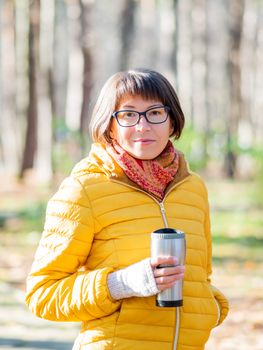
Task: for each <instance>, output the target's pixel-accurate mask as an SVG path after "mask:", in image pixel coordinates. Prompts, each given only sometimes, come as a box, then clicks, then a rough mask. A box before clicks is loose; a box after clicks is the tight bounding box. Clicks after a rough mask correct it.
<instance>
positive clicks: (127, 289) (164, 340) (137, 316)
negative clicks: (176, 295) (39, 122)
mask: <svg viewBox="0 0 263 350" xmlns="http://www.w3.org/2000/svg"><path fill="white" fill-rule="evenodd" d="M183 126H184V115H183V112H182V110H181V107H180V103H179V101H178V97H177V95H176V93H175V91H174V89H173V87H172V86H171V84H170V83H169V82H168V81H167V79H166V78H165V77H163V76H162V75H161V74H159V73H157V72H155V71H151V70H146V69H139V70H132V71H127V72H120V73H117V74H115V75H114V76H112V77H111V78H110V79H109V80H108V81H107V82H106V84H105V85H104V87H103V88H102V91H101V93H100V96H99V98H98V101H97V103H96V106H95V108H94V112H93V118H92V121H91V133H92V137H93V140H94V144H93V145H92V147H91V151H90V154H89V156H88V157H87V158H85V159H83V160H82V161H81V162H80V163H79V164H77V165H76V167H75V168H74V169H73V171H72V173H71V175H70V176H69V177H68V178H67V179H66V180H65V181H64V182H63V183H62V185H61V186H60V188H59V190H58V192H57V193H56V194H55V195H54V196H53V198H52V199H51V200H50V201H49V203H48V207H47V218H46V223H45V228H44V232H43V236H42V238H41V241H40V244H39V247H38V250H37V253H36V256H35V260H34V263H33V266H32V269H31V272H30V275H29V277H28V284H27V295H26V302H27V304H28V306H29V308H30V309H31V310H32V311H33V312H34V313H35V314H36V315H37V316H39V317H43V318H46V319H49V320H54V321H78V322H82V327H81V331H80V334H79V336H78V337H77V339H76V341H75V345H74V349H75V350H78V349H82V350H89V349H92V350H94V349H100V350H101V349H127V350H128V349H140V350H148V349H151V350H152V349H163V350H168V349H169V350H171V349H177V350H201V349H204V345H205V343H206V341H207V339H208V337H209V334H210V331H211V329H212V328H213V327H215V326H217V325H218V324H220V323H221V322H222V321H223V319H224V318H225V317H226V315H227V312H228V303H227V300H226V299H225V297H224V296H223V295H222V294H221V293H220V292H219V291H218V290H217V289H215V288H214V287H212V285H211V284H210V275H211V236H210V224H209V208H208V199H207V191H206V188H205V185H204V183H203V181H202V180H201V178H200V177H199V176H197V175H196V174H194V173H192V172H190V171H189V170H188V168H187V164H186V162H185V160H184V157H183V155H182V154H181V153H180V152H178V151H177V150H175V149H174V147H173V144H172V142H171V141H170V140H169V138H170V137H174V138H176V139H178V138H179V137H180V135H181V132H182V129H183ZM162 227H172V228H176V229H180V230H182V231H184V232H185V234H186V246H187V251H186V265H185V266H178V262H177V261H176V259H175V258H174V257H171V256H170V257H163V256H160V257H158V258H156V259H151V258H150V233H151V232H152V231H154V230H156V229H158V228H162ZM160 264H166V265H169V264H170V265H173V266H174V267H166V268H165V267H163V268H158V269H157V268H156V267H157V266H158V265H160ZM179 279H184V291H183V298H184V304H183V307H181V308H180V309H179V308H177V310H180V311H179V312H177V313H176V309H175V308H160V307H157V306H155V298H156V294H157V293H158V292H160V291H163V290H165V289H167V288H170V287H171V286H173V285H174V284H175V283H176V281H177V280H179ZM176 330H177V331H176Z"/></svg>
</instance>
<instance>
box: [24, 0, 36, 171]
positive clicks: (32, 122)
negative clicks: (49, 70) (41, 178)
mask: <svg viewBox="0 0 263 350" xmlns="http://www.w3.org/2000/svg"><path fill="white" fill-rule="evenodd" d="M39 14H40V0H33V1H31V3H30V24H29V56H28V62H29V71H28V80H29V105H28V111H27V129H26V140H25V148H24V153H23V160H22V166H21V171H20V177H23V176H24V172H25V170H26V169H31V168H33V166H34V157H35V154H36V150H37V67H38V62H39Z"/></svg>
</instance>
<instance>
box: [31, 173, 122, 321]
mask: <svg viewBox="0 0 263 350" xmlns="http://www.w3.org/2000/svg"><path fill="white" fill-rule="evenodd" d="M94 226H95V223H94V219H93V216H92V209H91V207H90V205H89V200H88V198H87V195H86V193H85V190H84V188H83V187H82V185H81V183H80V182H79V180H77V179H74V178H72V177H69V178H67V179H66V180H65V181H64V182H63V183H62V185H61V186H60V189H59V190H58V192H57V193H56V194H55V195H54V196H53V198H52V199H51V200H50V201H49V203H48V206H47V213H46V222H45V226H44V232H43V234H42V237H41V240H40V243H39V246H38V249H37V252H36V255H35V258H34V262H33V265H32V268H31V272H30V274H29V276H28V279H27V291H26V303H27V305H28V306H29V308H30V310H31V311H32V312H33V313H34V314H36V315H37V316H39V317H42V318H45V319H49V320H52V321H70V322H72V321H88V320H90V319H96V318H101V317H103V316H107V315H110V314H112V313H113V312H114V311H116V310H117V309H118V308H119V306H120V302H118V301H114V300H112V298H111V297H110V294H109V291H108V288H107V276H108V274H109V273H110V272H112V271H113V269H112V268H111V267H106V268H103V269H98V270H93V271H87V270H85V269H84V268H83V266H84V264H85V262H86V260H87V257H88V255H89V252H90V249H91V245H92V241H93V235H94Z"/></svg>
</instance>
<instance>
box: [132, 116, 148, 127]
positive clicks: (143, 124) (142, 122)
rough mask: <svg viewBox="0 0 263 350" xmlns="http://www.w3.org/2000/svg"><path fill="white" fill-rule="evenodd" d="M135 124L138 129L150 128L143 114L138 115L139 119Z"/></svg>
mask: <svg viewBox="0 0 263 350" xmlns="http://www.w3.org/2000/svg"><path fill="white" fill-rule="evenodd" d="M135 126H136V129H137V130H139V131H145V130H150V125H149V123H148V122H147V120H146V118H145V116H144V115H140V120H139V121H138V123H137V124H136V125H135Z"/></svg>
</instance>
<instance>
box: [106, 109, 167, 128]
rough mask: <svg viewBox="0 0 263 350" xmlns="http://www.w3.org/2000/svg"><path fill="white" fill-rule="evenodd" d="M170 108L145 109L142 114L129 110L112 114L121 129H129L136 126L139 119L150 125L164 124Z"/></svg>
mask: <svg viewBox="0 0 263 350" xmlns="http://www.w3.org/2000/svg"><path fill="white" fill-rule="evenodd" d="M170 110H171V108H170V107H168V106H158V107H152V108H149V109H147V110H146V111H144V112H137V111H133V110H129V109H125V110H121V111H116V112H114V113H113V114H112V117H113V118H116V120H117V122H118V124H119V125H120V126H123V127H130V126H134V125H136V124H138V123H139V122H140V120H141V117H142V116H144V118H145V119H146V120H147V122H148V123H150V124H162V123H164V122H166V120H167V118H168V116H169V112H170Z"/></svg>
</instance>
